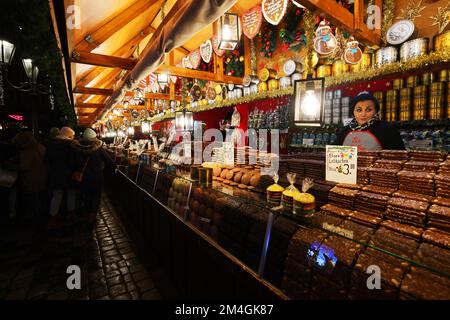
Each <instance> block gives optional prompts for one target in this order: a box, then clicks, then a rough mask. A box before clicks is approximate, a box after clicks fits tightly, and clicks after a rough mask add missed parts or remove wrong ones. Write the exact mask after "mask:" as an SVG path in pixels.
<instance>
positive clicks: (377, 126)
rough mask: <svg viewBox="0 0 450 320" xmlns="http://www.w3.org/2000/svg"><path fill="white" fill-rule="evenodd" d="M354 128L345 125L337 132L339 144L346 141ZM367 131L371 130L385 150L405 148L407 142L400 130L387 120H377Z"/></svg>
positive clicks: (337, 142)
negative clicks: (404, 141)
mask: <svg viewBox="0 0 450 320" xmlns="http://www.w3.org/2000/svg"><path fill="white" fill-rule="evenodd" d="M351 131H352V130H351V129H350V127H349V126H345V127H344V128H342V130H341V131H339V132H338V133H337V140H336V144H337V145H342V144H343V143H344V140H345V137H346V136H347V134H349V133H350V132H351ZM367 131H370V132H371V133H372V134H373V135H374V136H375V137H376V138H377V139H378V141H379V142H380V143H381V146H382V148H383V149H385V150H405V144H404V143H403V140H402V137H401V136H400V133H399V132H398V130H397V129H396V128H395V127H393V126H391V125H390V124H389V123H387V122H386V121H377V122H375V123H374V124H373V125H372V126H371V127H370V128H369V129H367Z"/></svg>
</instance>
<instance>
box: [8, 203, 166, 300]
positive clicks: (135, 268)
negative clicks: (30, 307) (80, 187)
mask: <svg viewBox="0 0 450 320" xmlns="http://www.w3.org/2000/svg"><path fill="white" fill-rule="evenodd" d="M0 261H1V263H0V299H1V300H3V299H6V300H22V299H48V300H66V299H70V300H73V299H75V300H110V299H114V300H116V299H117V300H129V299H133V300H139V299H142V300H156V299H161V296H160V294H159V292H158V290H157V289H156V288H155V285H154V283H153V281H152V279H151V278H150V276H149V273H148V272H147V270H146V268H145V266H144V265H143V264H142V263H141V260H140V259H139V258H138V257H137V254H136V249H135V247H134V245H133V243H132V242H131V241H130V240H129V238H128V236H127V235H126V232H125V230H124V229H123V227H122V226H121V223H120V221H119V220H118V218H117V216H116V215H115V213H114V208H112V207H111V205H110V203H109V201H108V198H107V197H106V196H105V195H103V197H102V203H101V208H100V212H99V214H98V215H97V223H96V225H95V227H89V226H88V225H87V224H86V223H85V222H78V223H76V224H75V225H72V226H65V227H63V228H61V229H59V230H56V231H51V232H49V231H47V230H46V229H45V222H43V221H39V220H38V219H28V220H21V221H18V222H16V223H14V224H12V225H9V226H1V227H0ZM71 265H75V266H78V267H79V268H80V271H81V272H80V275H81V277H80V283H81V289H73V290H69V289H68V287H67V280H68V278H69V277H71V276H72V275H73V274H72V273H67V268H68V267H69V266H71Z"/></svg>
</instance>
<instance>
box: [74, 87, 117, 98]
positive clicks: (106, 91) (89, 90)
mask: <svg viewBox="0 0 450 320" xmlns="http://www.w3.org/2000/svg"><path fill="white" fill-rule="evenodd" d="M73 92H74V93H83V94H90V95H100V96H110V95H111V94H112V93H113V90H112V89H102V88H88V87H75V88H74V89H73Z"/></svg>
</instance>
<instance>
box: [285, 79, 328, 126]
mask: <svg viewBox="0 0 450 320" xmlns="http://www.w3.org/2000/svg"><path fill="white" fill-rule="evenodd" d="M294 90H295V93H294V97H295V98H294V99H292V103H293V110H294V112H291V114H292V115H293V119H292V121H293V123H294V125H296V126H303V127H319V126H321V121H322V118H323V100H324V95H325V78H313V77H312V75H311V74H309V75H308V77H307V78H306V79H305V80H296V81H295V82H294Z"/></svg>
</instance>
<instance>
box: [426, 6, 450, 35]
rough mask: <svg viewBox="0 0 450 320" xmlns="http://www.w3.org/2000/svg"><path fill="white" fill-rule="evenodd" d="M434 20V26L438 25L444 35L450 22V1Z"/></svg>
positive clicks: (440, 9)
mask: <svg viewBox="0 0 450 320" xmlns="http://www.w3.org/2000/svg"><path fill="white" fill-rule="evenodd" d="M430 19H433V20H434V21H433V24H432V25H433V26H435V25H437V26H438V28H439V33H442V32H443V31H444V30H445V28H446V27H447V25H448V24H449V22H450V1H448V2H447V5H446V6H445V7H439V8H438V12H437V14H436V15H435V16H434V17H430Z"/></svg>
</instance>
